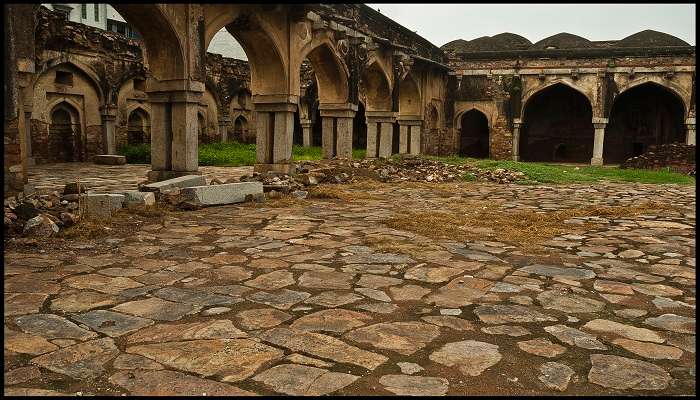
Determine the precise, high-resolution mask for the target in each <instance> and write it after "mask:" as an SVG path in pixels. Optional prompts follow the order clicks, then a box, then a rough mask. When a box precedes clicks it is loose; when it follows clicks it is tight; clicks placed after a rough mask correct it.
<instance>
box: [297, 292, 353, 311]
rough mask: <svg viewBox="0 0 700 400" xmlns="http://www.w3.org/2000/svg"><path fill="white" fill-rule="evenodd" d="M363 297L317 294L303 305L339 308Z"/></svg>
mask: <svg viewBox="0 0 700 400" xmlns="http://www.w3.org/2000/svg"><path fill="white" fill-rule="evenodd" d="M363 298H364V297H362V296H360V295H358V294H355V293H352V292H339V291H332V290H330V291H327V292H323V293H321V294H318V295H316V296H314V297H312V298H310V299H308V300H306V301H305V302H304V303H309V304H318V305H320V306H323V307H329V308H332V307H340V306H342V305H345V304H350V303H354V302H356V301H360V300H362V299H363Z"/></svg>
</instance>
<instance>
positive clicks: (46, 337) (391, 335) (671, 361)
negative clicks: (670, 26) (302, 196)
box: [4, 165, 695, 395]
mask: <svg viewBox="0 0 700 400" xmlns="http://www.w3.org/2000/svg"><path fill="white" fill-rule="evenodd" d="M81 168H84V169H85V170H83V173H87V172H88V170H90V171H91V173H93V176H94V175H95V174H97V175H99V176H101V178H100V179H102V180H103V181H105V182H110V183H111V184H116V183H117V182H122V183H125V182H130V184H131V185H132V186H133V185H135V183H136V182H138V181H139V180H141V177H142V176H143V173H144V172H145V171H146V169H147V167H146V166H144V167H133V166H128V167H97V166H90V167H88V166H87V165H86V166H83V167H81ZM139 168H140V169H139ZM34 171H35V172H36V174H34V175H33V177H32V179H33V180H34V181H36V182H37V186H41V185H51V184H56V185H58V182H65V181H66V179H65V176H66V174H68V172H67V170H65V169H60V168H53V169H48V170H47V169H44V173H45V174H46V175H44V174H43V173H41V169H35V170H34ZM129 171H132V172H134V173H138V177H137V178H134V177H133V176H130V175H129V174H130V172H129ZM139 171H140V172H139ZM242 171H247V170H246V169H235V171H233V170H231V169H222V170H221V171H216V172H212V173H213V174H222V175H223V177H226V176H229V175H232V174H235V173H239V174H240V173H243V172H242ZM62 174H63V178H61V175H62ZM49 175H50V176H52V177H53V178H49V177H48V176H49ZM88 179H89V178H88V176H87V175H84V176H83V180H84V181H87V180H88ZM39 181H40V182H39ZM61 185H62V184H61ZM61 185H59V186H61ZM122 187H123V186H122ZM445 187H447V186H442V188H443V189H444V188H445ZM428 188H429V186H426V185H422V186H412V185H395V186H391V185H385V186H381V187H379V188H374V189H364V190H362V191H360V190H357V193H358V196H357V199H356V200H352V201H345V202H344V201H340V200H327V199H311V200H307V201H306V202H303V203H301V204H298V205H292V206H290V207H284V208H271V207H266V206H265V205H261V206H257V207H251V206H250V205H235V206H234V205H232V206H222V207H214V208H207V209H202V210H199V211H188V212H175V213H172V214H170V215H169V216H168V218H167V220H166V223H165V225H164V226H162V225H160V224H150V225H146V226H144V227H143V228H142V229H140V231H139V232H137V233H136V234H133V235H130V236H128V237H112V238H108V239H100V240H72V241H68V242H67V243H66V247H65V248H66V250H65V251H61V252H50V251H45V252H44V253H41V252H40V251H37V250H35V251H32V250H31V249H29V248H21V247H17V248H15V249H9V250H7V249H6V251H5V265H4V276H5V285H4V288H5V327H4V333H5V339H4V344H5V356H4V357H5V388H4V392H5V394H6V395H9V394H14V395H16V394H55V392H59V393H66V394H75V393H77V392H82V394H84V395H86V394H111V395H120V394H132V395H149V394H160V395H164V394H169V395H170V394H190V395H201V394H203V393H206V394H207V395H237V394H250V393H257V394H295V395H298V394H327V393H332V394H338V395H354V394H358V395H359V394H364V395H379V394H392V393H396V394H449V395H478V394H501V395H517V394H525V395H532V394H559V393H564V394H592V395H600V394H654V395H660V394H694V393H695V317H694V315H695V248H694V245H695V193H694V190H695V187H694V186H675V185H641V184H595V185H567V186H552V187H547V186H521V185H495V184H475V183H462V184H459V185H454V189H453V190H451V191H450V190H447V191H446V190H434V189H428ZM360 194H362V195H360ZM459 198H463V199H475V200H489V201H503V202H502V206H503V207H504V212H506V210H505V209H506V208H516V209H517V208H519V209H524V208H539V209H541V210H556V209H566V208H569V207H578V206H583V205H590V204H598V205H634V204H638V203H639V202H641V201H644V200H652V201H657V202H661V203H664V204H673V205H676V206H679V207H681V210H680V212H674V213H670V214H668V215H665V216H661V215H641V216H637V217H633V218H625V219H619V220H614V219H613V220H607V219H598V220H596V221H595V222H596V223H595V224H594V225H593V226H592V227H589V228H586V229H584V230H582V229H581V225H576V224H571V232H575V233H565V234H563V235H560V236H557V237H553V238H551V240H549V241H546V242H544V244H541V245H540V244H535V243H533V244H532V245H531V246H527V247H518V246H512V245H508V244H506V243H503V242H499V241H498V232H488V230H486V231H485V232H484V237H485V239H484V240H481V241H471V242H466V243H464V242H450V241H439V240H431V239H428V238H424V237H420V236H417V235H415V234H412V233H409V232H405V231H399V230H393V229H389V228H387V227H386V226H385V225H383V224H381V223H379V222H378V221H379V220H382V219H384V218H386V217H389V216H392V215H400V214H401V213H403V212H405V211H406V210H412V211H417V210H426V211H431V210H432V211H434V210H440V209H449V207H450V203H451V202H452V201H455V200H456V199H459ZM577 229H578V230H577ZM489 233H494V234H495V236H487V235H488V234H489ZM378 237H383V238H391V239H392V240H394V241H396V242H400V243H404V244H406V245H407V246H409V247H410V246H413V247H412V248H414V249H415V248H416V247H418V248H420V247H421V246H424V251H422V252H418V253H416V252H413V253H412V254H399V253H387V252H381V251H378V250H375V249H374V248H373V247H370V246H367V242H366V240H367V239H368V238H378ZM536 247H537V248H539V249H540V250H545V255H543V254H542V252H541V251H540V252H537V251H532V249H534V248H536Z"/></svg>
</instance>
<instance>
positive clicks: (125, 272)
mask: <svg viewBox="0 0 700 400" xmlns="http://www.w3.org/2000/svg"><path fill="white" fill-rule="evenodd" d="M139 193H141V192H139ZM97 272H98V273H100V274H102V275H107V276H127V277H128V276H140V275H143V274H145V273H146V271H144V270H142V269H138V268H105V269H101V270H99V271H97Z"/></svg>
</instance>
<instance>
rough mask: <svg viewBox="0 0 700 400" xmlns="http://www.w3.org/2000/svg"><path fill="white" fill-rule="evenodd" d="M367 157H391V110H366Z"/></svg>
mask: <svg viewBox="0 0 700 400" xmlns="http://www.w3.org/2000/svg"><path fill="white" fill-rule="evenodd" d="M365 115H366V116H367V158H373V157H380V158H389V157H391V147H392V140H393V137H394V127H393V123H394V121H395V119H396V118H395V116H394V113H393V112H392V111H367V112H366V113H365Z"/></svg>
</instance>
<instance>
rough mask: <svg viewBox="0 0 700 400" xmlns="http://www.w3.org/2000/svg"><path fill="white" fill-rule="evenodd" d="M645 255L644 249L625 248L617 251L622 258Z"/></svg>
mask: <svg viewBox="0 0 700 400" xmlns="http://www.w3.org/2000/svg"><path fill="white" fill-rule="evenodd" d="M643 255H644V252H643V251H639V250H634V249H629V250H624V251H621V252H619V253H617V256H618V257H622V258H639V257H641V256H643Z"/></svg>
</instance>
